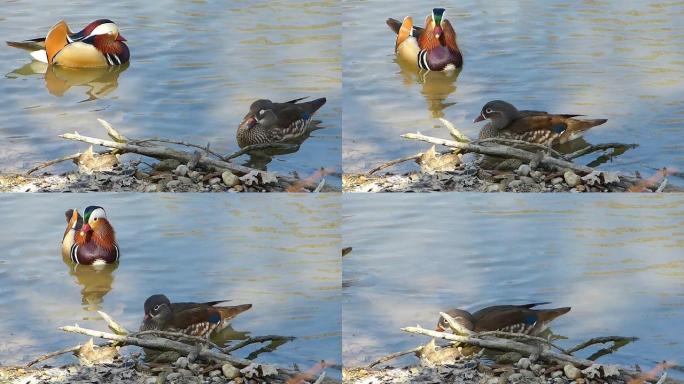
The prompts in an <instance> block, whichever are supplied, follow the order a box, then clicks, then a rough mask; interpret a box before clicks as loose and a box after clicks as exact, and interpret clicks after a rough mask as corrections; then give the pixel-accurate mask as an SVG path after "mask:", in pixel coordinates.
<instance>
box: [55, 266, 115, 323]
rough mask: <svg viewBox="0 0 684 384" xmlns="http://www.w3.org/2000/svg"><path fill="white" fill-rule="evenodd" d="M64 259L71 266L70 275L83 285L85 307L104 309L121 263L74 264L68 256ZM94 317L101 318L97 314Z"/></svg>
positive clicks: (91, 309) (83, 303) (95, 310)
mask: <svg viewBox="0 0 684 384" xmlns="http://www.w3.org/2000/svg"><path fill="white" fill-rule="evenodd" d="M63 261H64V264H66V265H67V267H68V268H69V275H71V276H72V277H73V278H74V280H75V281H76V283H77V284H78V285H79V286H80V287H81V304H82V305H83V309H85V310H86V311H88V312H97V311H100V310H102V302H103V301H104V297H105V296H106V295H107V294H108V293H109V291H111V290H112V285H114V271H116V269H117V268H118V267H119V263H114V264H100V265H82V264H74V263H72V262H71V260H69V259H68V258H63ZM93 319H100V316H99V315H97V314H95V316H94V317H93Z"/></svg>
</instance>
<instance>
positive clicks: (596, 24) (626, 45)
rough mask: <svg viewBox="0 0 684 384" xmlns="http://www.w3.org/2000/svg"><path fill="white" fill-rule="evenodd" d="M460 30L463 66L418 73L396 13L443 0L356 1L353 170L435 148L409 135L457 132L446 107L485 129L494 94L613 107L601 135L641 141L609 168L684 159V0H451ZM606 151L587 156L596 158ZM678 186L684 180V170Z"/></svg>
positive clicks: (348, 148)
mask: <svg viewBox="0 0 684 384" xmlns="http://www.w3.org/2000/svg"><path fill="white" fill-rule="evenodd" d="M442 5H444V6H446V7H447V18H448V19H449V20H450V21H451V23H452V25H453V26H454V28H455V29H456V32H457V34H458V42H459V45H460V47H461V49H462V51H463V55H464V60H465V65H464V67H463V70H462V71H461V72H460V73H458V74H453V75H451V76H444V75H443V74H442V73H430V74H427V75H425V74H422V75H421V74H418V73H417V72H416V71H415V70H407V69H402V68H400V66H399V65H398V64H397V63H396V62H395V56H394V52H393V47H394V39H395V36H394V34H393V33H392V31H391V30H390V29H389V28H388V27H387V25H385V20H386V19H387V18H388V17H393V18H396V19H399V20H401V19H402V18H403V17H404V16H406V15H412V16H413V19H414V22H415V23H416V24H419V25H421V26H422V25H423V23H424V20H425V15H427V14H428V13H429V12H430V11H431V9H432V7H433V6H435V3H434V2H430V1H424V0H416V1H411V2H393V3H392V4H391V5H390V4H389V3H387V2H385V1H379V0H376V1H345V2H344V3H343V12H344V16H343V17H344V38H343V40H344V42H343V44H344V52H343V78H344V117H343V119H344V138H343V147H344V153H343V163H344V169H345V171H359V170H369V169H371V168H373V167H374V166H375V165H378V164H379V163H382V162H384V161H387V160H391V159H395V158H400V157H404V156H408V155H413V154H415V153H417V152H420V151H424V150H425V149H426V148H427V144H425V143H418V142H413V141H407V140H404V139H402V138H400V137H399V135H401V134H403V133H406V132H416V131H421V132H422V133H424V134H429V135H432V136H438V137H444V138H449V134H448V131H447V130H446V128H444V127H443V126H442V125H441V123H440V122H439V121H438V120H437V118H438V117H444V118H446V119H448V120H450V121H451V122H453V123H454V124H455V126H456V127H458V128H459V129H461V130H462V131H463V132H464V133H465V134H467V135H468V136H470V137H476V135H477V134H478V132H479V130H480V125H475V124H472V121H473V119H474V118H475V117H476V116H477V115H478V114H479V112H480V109H481V108H482V106H483V105H484V104H485V103H486V102H487V101H489V100H494V99H503V100H507V101H509V102H511V103H513V104H515V105H517V106H518V107H520V108H521V109H538V110H547V111H549V112H552V113H579V114H585V115H589V116H590V117H594V118H600V117H603V118H607V119H608V123H606V124H604V125H602V126H600V127H597V128H594V129H593V130H591V131H590V132H589V133H588V134H587V135H586V136H585V138H586V140H587V141H588V142H590V143H593V144H597V143H607V142H621V143H638V144H640V146H639V147H638V148H637V149H634V150H630V151H628V152H627V153H625V154H623V155H621V156H619V157H617V158H614V159H613V161H610V162H608V163H605V164H603V165H602V166H601V169H606V170H622V171H626V172H634V171H637V170H638V171H640V172H641V173H642V174H652V173H653V170H654V168H659V167H663V166H666V167H672V168H677V169H678V170H681V168H682V167H684V157H683V156H682V150H681V148H682V147H683V146H684V135H683V134H682V133H683V132H684V131H683V129H684V128H683V127H684V102H683V101H682V94H683V92H684V77H682V67H683V66H684V23H682V20H684V4H683V3H682V2H662V1H656V0H646V1H577V2H566V1H540V0H521V1H489V2H487V3H483V2H481V1H472V0H466V1H459V2H452V3H449V4H442ZM596 157H597V156H596V155H595V156H585V157H583V158H581V160H582V162H584V163H589V162H591V161H593V160H595V159H596ZM673 181H674V182H675V183H677V184H678V185H680V186H681V185H684V181H683V180H681V179H679V178H676V179H674V180H673Z"/></svg>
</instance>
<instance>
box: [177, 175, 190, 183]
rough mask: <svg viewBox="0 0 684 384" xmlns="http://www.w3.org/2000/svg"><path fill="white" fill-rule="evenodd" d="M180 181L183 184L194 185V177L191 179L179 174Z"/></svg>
mask: <svg viewBox="0 0 684 384" xmlns="http://www.w3.org/2000/svg"><path fill="white" fill-rule="evenodd" d="M178 181H180V182H181V184H183V185H192V184H193V182H192V179H190V178H189V177H184V176H179V177H178Z"/></svg>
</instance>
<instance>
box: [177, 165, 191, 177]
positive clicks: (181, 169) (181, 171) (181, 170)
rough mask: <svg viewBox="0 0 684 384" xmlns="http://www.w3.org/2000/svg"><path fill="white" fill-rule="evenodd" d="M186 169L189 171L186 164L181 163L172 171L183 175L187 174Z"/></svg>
mask: <svg viewBox="0 0 684 384" xmlns="http://www.w3.org/2000/svg"><path fill="white" fill-rule="evenodd" d="M188 171H189V169H188V166H187V165H185V164H181V165H179V166H178V167H176V170H175V171H173V173H175V174H176V175H178V176H185V175H187V174H188Z"/></svg>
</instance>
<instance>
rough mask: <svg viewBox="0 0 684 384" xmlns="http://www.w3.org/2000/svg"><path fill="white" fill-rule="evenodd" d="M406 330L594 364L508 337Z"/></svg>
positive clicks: (406, 330)
mask: <svg viewBox="0 0 684 384" xmlns="http://www.w3.org/2000/svg"><path fill="white" fill-rule="evenodd" d="M401 330H402V331H404V332H409V333H416V334H419V335H426V336H431V337H436V338H439V339H445V340H451V341H458V342H460V343H464V344H470V345H473V346H476V347H480V348H488V349H496V350H503V351H512V352H518V353H521V354H523V355H527V356H529V355H533V354H538V355H539V356H540V357H544V358H546V359H549V360H560V361H565V362H569V363H572V364H573V365H575V366H584V367H588V366H591V365H592V364H593V361H591V360H586V359H581V358H577V357H575V356H571V355H566V354H564V353H558V352H554V351H551V350H548V349H541V348H538V347H536V346H532V345H529V344H525V343H520V342H517V341H513V340H508V339H480V338H477V337H469V336H461V335H454V334H449V333H444V332H437V331H432V330H429V329H424V328H421V327H406V328H402V329H401Z"/></svg>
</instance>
